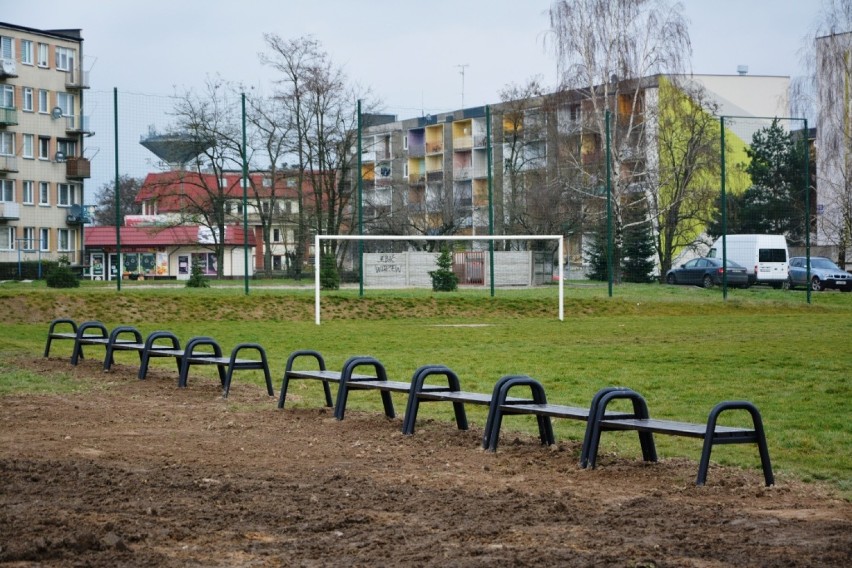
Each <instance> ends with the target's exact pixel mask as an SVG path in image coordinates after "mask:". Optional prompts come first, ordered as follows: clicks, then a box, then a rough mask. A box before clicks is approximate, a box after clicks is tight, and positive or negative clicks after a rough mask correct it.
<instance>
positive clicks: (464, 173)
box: [453, 166, 472, 180]
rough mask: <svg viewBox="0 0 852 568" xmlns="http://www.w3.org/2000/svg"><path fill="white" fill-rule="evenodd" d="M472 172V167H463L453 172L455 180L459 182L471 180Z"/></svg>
mask: <svg viewBox="0 0 852 568" xmlns="http://www.w3.org/2000/svg"><path fill="white" fill-rule="evenodd" d="M471 172H472V169H471V167H470V166H462V167H459V168H456V169H455V170H453V178H455V179H457V180H463V179H470V174H471Z"/></svg>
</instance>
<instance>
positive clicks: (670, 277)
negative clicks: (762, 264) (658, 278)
mask: <svg viewBox="0 0 852 568" xmlns="http://www.w3.org/2000/svg"><path fill="white" fill-rule="evenodd" d="M727 266H728V270H727V272H728V286H739V287H742V288H748V274H747V273H746V269H745V268H744V267H742V266H740V265H739V264H737V263H736V262H734V261H732V260H729V261H728V265H727ZM724 272H725V271H724V270H723V269H722V259H721V258H706V257H701V258H693V259H692V260H690V261H689V262H687V263H686V264H681V265H680V268H672V269H671V270H669V271H668V272H666V282H667V283H669V284H694V285H696V286H704V287H705V288H712V287H713V286H721V285H722V276H723V274H724Z"/></svg>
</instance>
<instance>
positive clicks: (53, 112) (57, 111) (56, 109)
mask: <svg viewBox="0 0 852 568" xmlns="http://www.w3.org/2000/svg"><path fill="white" fill-rule="evenodd" d="M50 116H51V117H53V118H59V117H61V116H62V107H58V106H57V107H53V110H51V111H50Z"/></svg>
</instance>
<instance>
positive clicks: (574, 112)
mask: <svg viewBox="0 0 852 568" xmlns="http://www.w3.org/2000/svg"><path fill="white" fill-rule="evenodd" d="M580 108H581V107H580V105H578V104H575V105H571V106H570V107H569V108H568V110H569V112H570V113H571V115H570V116H571V120H572V121H573V122H578V121H579V120H580V112H581V111H580Z"/></svg>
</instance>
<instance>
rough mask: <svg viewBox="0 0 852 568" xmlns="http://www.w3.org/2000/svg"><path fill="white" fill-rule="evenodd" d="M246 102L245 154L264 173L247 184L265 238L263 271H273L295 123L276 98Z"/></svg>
mask: <svg viewBox="0 0 852 568" xmlns="http://www.w3.org/2000/svg"><path fill="white" fill-rule="evenodd" d="M246 102H247V105H246V123H247V130H249V133H250V135H247V137H246V145H247V146H248V148H247V149H246V152H247V154H248V156H250V158H248V157H247V159H248V161H249V162H250V163H252V164H253V165H254V166H255V169H258V170H262V171H263V175H262V176H252V175H249V176H248V183H249V185H250V187H251V194H252V196H253V200H254V209H255V211H256V216H257V219H258V222H259V223H260V230H261V234H262V237H263V245H264V249H263V250H264V252H263V268H264V269H265V270H267V271H268V270H272V253H273V248H272V232H273V229H274V228H275V227H276V226H279V227H284V225H283V223H282V222H283V221H284V220H286V219H288V214H287V213H286V212H285V211H282V207H281V204H282V200H283V199H284V198H285V196H287V182H286V179H285V177H284V176H283V170H286V161H285V158H287V157H289V156H290V155H291V152H292V149H293V140H292V132H293V131H292V122H291V120H290V116H289V114H288V113H287V112H286V109H285V107H284V106H283V105H282V104H281V103H280V101H278V100H276V99H274V98H268V97H262V96H247V97H246ZM247 134H248V133H247ZM284 228H285V229H286V227H284ZM285 234H286V231H285ZM288 252H290V251H288Z"/></svg>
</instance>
